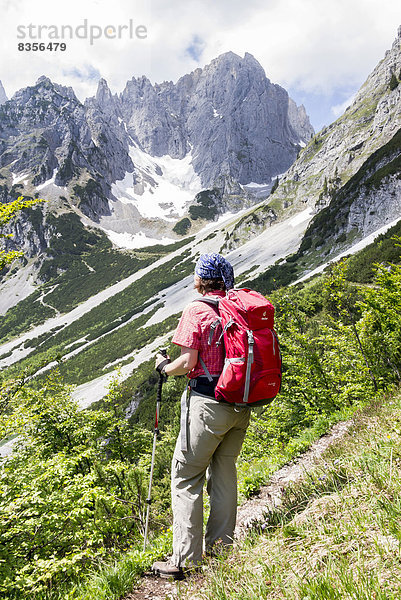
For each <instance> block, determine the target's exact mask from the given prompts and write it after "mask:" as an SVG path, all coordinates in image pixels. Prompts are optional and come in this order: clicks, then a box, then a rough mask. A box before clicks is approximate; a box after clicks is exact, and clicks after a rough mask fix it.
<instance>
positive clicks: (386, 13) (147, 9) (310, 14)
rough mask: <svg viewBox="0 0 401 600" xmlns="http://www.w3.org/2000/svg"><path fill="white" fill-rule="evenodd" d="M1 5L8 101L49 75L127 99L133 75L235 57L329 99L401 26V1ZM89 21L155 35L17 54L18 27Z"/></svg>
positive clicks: (72, 0)
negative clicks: (99, 85)
mask: <svg viewBox="0 0 401 600" xmlns="http://www.w3.org/2000/svg"><path fill="white" fill-rule="evenodd" d="M0 5H1V10H2V17H3V18H2V22H3V32H2V36H1V38H0V57H1V58H0V67H1V68H0V80H2V81H3V84H4V87H5V89H6V92H7V94H8V95H9V96H10V95H11V94H12V93H14V92H15V91H16V90H17V89H19V88H21V87H24V86H26V85H32V84H33V83H34V82H35V81H36V79H37V78H38V77H39V76H40V75H43V74H45V75H47V76H49V77H50V78H51V79H53V80H54V81H57V82H58V83H62V84H64V85H72V86H73V87H74V90H75V91H76V93H77V95H78V96H79V97H80V99H81V100H83V99H84V98H85V97H86V96H88V95H92V94H94V93H95V90H96V73H99V74H100V75H101V76H103V77H105V78H106V79H107V81H108V83H109V85H110V87H111V89H112V91H113V92H120V91H121V90H122V89H123V88H124V86H125V83H126V81H127V80H128V79H130V78H131V77H132V76H139V75H142V74H145V75H147V76H148V77H149V78H150V79H151V80H152V81H162V80H165V79H172V80H176V79H178V77H180V76H182V75H183V74H184V73H187V72H189V71H191V70H193V69H194V68H196V67H198V66H203V65H204V64H206V63H207V62H209V61H210V60H211V59H212V58H215V57H216V56H217V55H218V54H220V53H222V52H225V51H228V50H233V51H234V52H237V53H238V54H240V55H243V54H244V53H245V52H246V51H248V52H251V53H252V54H253V55H254V56H255V57H256V58H257V59H258V60H259V62H260V63H261V64H262V66H263V67H264V69H265V71H266V74H267V76H268V77H269V78H270V79H271V80H272V81H273V82H275V83H280V84H281V85H283V86H284V87H290V86H291V87H292V88H293V89H294V88H295V89H299V90H302V91H303V92H306V93H315V94H316V93H317V94H322V95H326V96H329V95H330V94H333V92H334V90H338V89H340V88H341V89H344V88H348V89H349V90H351V89H353V87H355V88H357V87H359V85H360V84H361V83H362V81H363V80H364V79H365V78H366V77H367V75H368V74H369V72H370V71H371V70H372V69H373V68H374V66H375V65H376V64H377V62H378V61H379V60H380V59H381V58H382V57H383V55H384V52H385V50H386V49H387V48H389V47H390V46H391V44H392V41H393V39H394V37H395V34H396V28H397V26H398V24H399V23H400V22H401V7H400V3H399V2H398V0H381V2H380V5H379V6H378V3H377V0H335V1H334V0H302V1H301V0H268V1H266V0H249V1H248V2H247V3H245V2H243V0H220V1H219V2H216V1H215V0H187V1H184V0H170V1H169V2H166V1H165V0H153V1H149V0H134V1H133V0H114V1H113V2H109V1H105V0H87V1H86V2H85V3H83V2H82V0H69V1H68V2H66V3H55V2H54V0H36V1H35V2H32V1H31V0H19V1H14V2H13V3H11V2H10V1H9V0H0ZM85 18H86V19H88V22H89V23H91V24H96V25H100V26H103V27H105V26H106V25H119V24H125V23H127V22H128V20H129V19H133V21H134V23H135V24H138V25H139V24H144V25H146V26H147V28H148V37H147V39H146V40H137V39H134V40H131V39H121V40H117V39H114V40H112V39H102V40H98V41H96V42H95V43H94V44H93V45H90V44H89V42H88V41H86V40H71V41H69V40H66V43H67V50H66V52H64V53H61V52H53V53H51V52H43V53H39V52H37V53H34V52H19V51H18V50H17V42H18V41H19V40H17V37H16V27H17V25H19V24H25V25H26V24H29V23H36V24H38V23H41V24H48V25H49V24H62V23H64V24H71V25H73V26H77V25H80V24H82V22H83V20H84V19H85ZM194 42H195V44H196V47H195V48H194ZM191 48H192V50H193V51H192V52H191ZM198 56H199V62H197V60H196V57H198ZM85 74H88V78H85ZM91 75H92V76H91Z"/></svg>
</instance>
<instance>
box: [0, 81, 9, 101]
mask: <svg viewBox="0 0 401 600" xmlns="http://www.w3.org/2000/svg"><path fill="white" fill-rule="evenodd" d="M7 100H8V98H7V94H6V91H5V89H4V87H3V84H2V83H1V81H0V104H4V102H7Z"/></svg>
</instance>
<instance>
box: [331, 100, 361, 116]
mask: <svg viewBox="0 0 401 600" xmlns="http://www.w3.org/2000/svg"><path fill="white" fill-rule="evenodd" d="M355 96H356V94H352V96H350V97H349V98H347V99H346V100H344V102H341V103H340V104H335V105H334V106H332V107H331V112H332V113H333V115H334V116H335V118H336V119H337V118H338V117H340V116H341V115H342V114H343V112H344V111H345V109H346V108H348V106H351V104H352V103H353V101H354V100H355Z"/></svg>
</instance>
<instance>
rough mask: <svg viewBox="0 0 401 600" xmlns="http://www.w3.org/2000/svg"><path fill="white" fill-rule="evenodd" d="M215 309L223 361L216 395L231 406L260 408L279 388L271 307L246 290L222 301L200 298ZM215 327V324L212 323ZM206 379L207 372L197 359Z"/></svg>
mask: <svg viewBox="0 0 401 600" xmlns="http://www.w3.org/2000/svg"><path fill="white" fill-rule="evenodd" d="M197 301H198V302H199V301H200V302H206V303H208V304H211V305H212V306H214V307H216V309H217V311H218V313H219V316H220V319H219V320H220V322H221V327H222V330H223V331H222V334H221V335H220V337H219V338H218V339H217V340H216V341H214V339H213V338H214V331H215V328H213V326H212V329H211V332H210V336H209V344H212V343H217V344H220V343H221V338H223V339H224V348H225V361H224V368H223V371H222V373H221V375H220V377H219V379H218V382H217V385H216V388H215V396H216V399H217V400H225V401H226V402H230V403H231V404H241V405H243V404H248V405H252V406H261V405H263V404H268V403H269V402H271V401H272V400H273V398H275V396H277V394H278V393H279V391H280V387H281V354H280V347H279V343H278V338H277V334H276V332H275V331H274V329H273V327H274V306H273V305H272V304H271V303H270V302H269V301H268V300H267V299H266V298H265V297H264V296H262V294H259V293H258V292H255V291H253V290H249V289H246V288H244V289H239V290H229V291H228V292H227V295H226V297H225V298H212V297H207V298H201V299H198V300H197ZM214 325H215V324H214ZM200 361H201V364H202V367H203V369H204V371H205V373H206V376H207V377H208V379H209V380H211V376H210V373H209V372H208V369H207V368H206V365H205V364H204V362H203V360H202V359H201V358H200Z"/></svg>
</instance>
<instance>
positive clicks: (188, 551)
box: [171, 391, 250, 567]
mask: <svg viewBox="0 0 401 600" xmlns="http://www.w3.org/2000/svg"><path fill="white" fill-rule="evenodd" d="M249 417H250V409H249V408H242V407H240V408H238V407H234V406H231V405H229V404H224V403H221V402H217V401H216V400H214V399H213V398H207V397H206V396H202V395H200V394H196V393H194V392H193V391H192V392H191V394H190V398H189V411H188V418H187V419H186V421H187V423H184V422H182V423H181V428H182V427H183V426H185V425H186V426H187V430H186V433H187V436H186V437H187V440H186V445H187V449H186V450H185V448H184V449H182V443H181V442H182V435H181V434H182V431H181V433H180V435H179V436H178V440H177V444H176V448H175V452H174V456H173V462H172V474H171V495H172V507H173V517H174V522H173V556H172V563H173V564H174V565H175V566H177V567H179V566H181V567H183V566H193V565H198V564H200V562H201V560H202V546H203V543H202V542H203V485H204V481H205V476H206V469H207V468H208V467H209V472H208V482H207V491H208V494H209V496H210V515H209V519H208V522H207V526H206V533H205V546H206V550H209V549H211V548H212V546H213V544H214V543H215V542H216V541H217V540H221V541H222V542H223V543H224V544H226V545H229V544H232V542H233V535H234V527H235V521H236V516H237V470H236V466H235V463H236V460H237V458H238V455H239V453H240V450H241V446H242V442H243V441H244V437H245V433H246V429H247V427H248V424H249Z"/></svg>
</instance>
